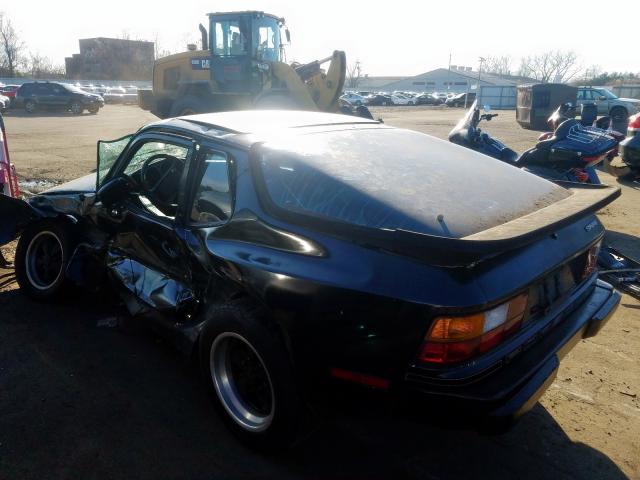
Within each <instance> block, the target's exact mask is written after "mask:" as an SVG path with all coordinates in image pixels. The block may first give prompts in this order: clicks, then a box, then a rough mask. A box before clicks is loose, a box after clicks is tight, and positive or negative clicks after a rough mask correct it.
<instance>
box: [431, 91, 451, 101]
mask: <svg viewBox="0 0 640 480" xmlns="http://www.w3.org/2000/svg"><path fill="white" fill-rule="evenodd" d="M431 95H433V97H434V98H437V99H439V100H441V103H444V102H445V101H446V100H447V98H449V97H448V95H449V94H448V93H445V92H433V93H432V94H431Z"/></svg>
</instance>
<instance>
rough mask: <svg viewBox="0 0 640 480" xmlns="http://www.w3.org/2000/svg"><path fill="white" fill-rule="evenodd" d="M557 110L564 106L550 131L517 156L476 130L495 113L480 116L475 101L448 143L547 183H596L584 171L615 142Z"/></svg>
mask: <svg viewBox="0 0 640 480" xmlns="http://www.w3.org/2000/svg"><path fill="white" fill-rule="evenodd" d="M561 109H568V107H567V106H564V107H563V106H561V108H560V109H559V110H558V111H557V112H558V115H557V116H556V118H555V119H554V122H555V123H554V125H555V128H554V131H553V132H550V135H549V134H545V135H543V136H542V139H540V140H539V141H538V143H537V144H536V146H535V147H533V148H530V149H529V150H527V151H525V152H524V153H522V154H521V155H518V153H517V152H515V151H514V150H512V149H511V148H509V147H507V146H506V145H504V144H503V143H502V142H500V141H499V140H497V139H495V138H493V137H491V136H490V135H489V134H487V133H485V132H483V131H482V130H481V129H480V128H478V125H479V123H480V122H481V121H482V120H485V121H491V119H492V118H494V117H496V116H498V114H497V113H491V109H490V108H489V107H485V108H484V111H485V113H483V114H481V113H480V108H479V107H478V104H477V101H475V102H474V103H473V105H471V108H470V109H469V111H468V112H467V113H466V115H465V116H464V117H463V118H462V119H461V120H460V121H459V122H458V124H457V125H456V126H455V127H454V128H453V130H451V132H450V133H449V141H450V142H452V143H455V144H458V145H461V146H464V147H466V148H470V149H472V150H475V151H477V152H480V153H483V154H485V155H488V156H490V157H493V158H496V159H498V160H502V161H503V162H506V163H509V164H510V165H513V166H515V167H518V168H523V169H525V170H528V171H530V172H531V173H533V174H535V175H538V176H541V177H544V178H547V179H550V180H564V181H570V182H582V183H587V182H590V181H591V183H599V181H598V180H597V175H596V176H595V177H596V178H595V180H594V179H592V178H590V175H589V174H588V172H587V171H586V169H588V168H589V167H593V166H595V165H597V164H598V163H600V162H601V161H602V160H603V158H605V157H606V156H607V154H608V153H609V152H611V151H613V150H614V149H615V148H616V147H617V145H618V142H617V141H616V140H615V139H614V138H613V137H612V136H611V135H609V134H608V133H607V132H606V131H605V130H603V129H600V128H597V127H589V126H584V125H582V124H581V123H580V122H578V121H577V120H576V119H575V118H561V115H567V114H568V112H567V111H565V112H564V113H562V111H560V110H561ZM554 113H556V112H554ZM552 117H553V115H552ZM550 120H551V117H550Z"/></svg>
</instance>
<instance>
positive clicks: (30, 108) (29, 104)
mask: <svg viewBox="0 0 640 480" xmlns="http://www.w3.org/2000/svg"><path fill="white" fill-rule="evenodd" d="M24 109H25V111H26V112H27V113H33V112H35V111H36V102H34V101H33V100H27V101H26V102H24Z"/></svg>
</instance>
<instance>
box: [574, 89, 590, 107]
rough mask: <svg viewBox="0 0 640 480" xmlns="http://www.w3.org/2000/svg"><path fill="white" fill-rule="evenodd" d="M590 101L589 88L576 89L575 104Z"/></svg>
mask: <svg viewBox="0 0 640 480" xmlns="http://www.w3.org/2000/svg"><path fill="white" fill-rule="evenodd" d="M587 95H588V96H589V99H587ZM590 101H591V93H590V90H587V89H586V88H581V89H579V90H578V96H577V102H576V103H577V104H578V106H580V105H582V104H583V103H585V102H590Z"/></svg>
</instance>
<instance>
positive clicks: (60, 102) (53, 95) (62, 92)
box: [48, 84, 69, 107]
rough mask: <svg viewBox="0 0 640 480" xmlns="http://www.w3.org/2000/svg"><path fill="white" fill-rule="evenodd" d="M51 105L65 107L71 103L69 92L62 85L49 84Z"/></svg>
mask: <svg viewBox="0 0 640 480" xmlns="http://www.w3.org/2000/svg"><path fill="white" fill-rule="evenodd" d="M48 98H49V100H48V101H49V105H51V106H53V107H63V106H65V105H67V104H68V103H69V92H68V91H67V90H66V89H65V88H64V87H62V86H61V85H56V84H50V85H49V96H48Z"/></svg>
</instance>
